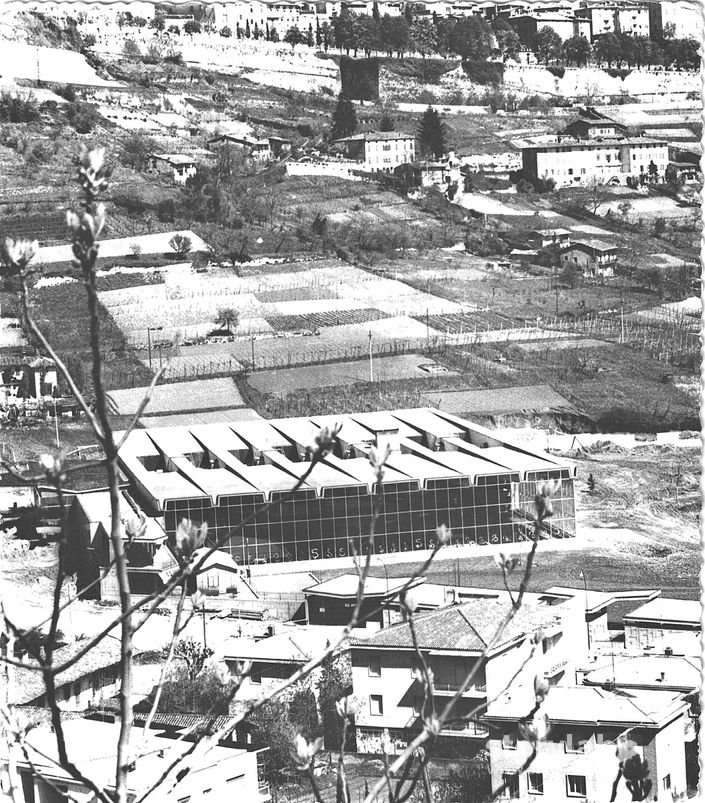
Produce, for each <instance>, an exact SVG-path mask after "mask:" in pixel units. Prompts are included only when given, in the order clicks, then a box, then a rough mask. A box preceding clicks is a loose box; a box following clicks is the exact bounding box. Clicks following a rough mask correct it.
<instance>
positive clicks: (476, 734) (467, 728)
mask: <svg viewBox="0 0 705 803" xmlns="http://www.w3.org/2000/svg"><path fill="white" fill-rule="evenodd" d="M440 735H441V736H453V737H455V738H457V737H461V738H466V739H486V738H487V737H488V736H489V735H490V731H489V728H487V727H485V725H480V724H479V723H477V722H451V723H448V724H447V725H444V726H443V729H442V730H441V733H440Z"/></svg>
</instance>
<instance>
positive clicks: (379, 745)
mask: <svg viewBox="0 0 705 803" xmlns="http://www.w3.org/2000/svg"><path fill="white" fill-rule="evenodd" d="M377 574H379V573H378V572H377ZM273 579H276V580H277V582H276V583H271V582H269V581H271V580H273ZM259 583H261V587H260V590H259V592H257V591H255V588H256V587H257V586H258V584H259ZM210 584H218V585H220V587H221V588H222V587H223V586H225V585H227V587H228V588H229V589H231V593H232V594H233V598H232V599H231V603H230V604H231V605H233V604H234V603H233V600H235V599H237V594H238V593H243V592H246V590H247V589H249V591H250V593H251V594H252V595H253V598H257V599H258V600H259V602H260V604H261V605H262V606H263V607H264V606H267V607H268V610H269V611H270V614H271V611H272V610H276V599H278V598H280V597H281V591H282V589H287V588H288V589H290V590H292V591H295V595H296V596H297V597H298V598H299V599H300V600H301V601H302V604H301V606H300V607H299V609H298V610H297V613H296V615H295V616H294V618H293V620H292V621H289V622H283V621H275V620H272V619H267V620H266V621H262V623H261V625H258V626H257V627H256V628H255V630H252V629H250V631H249V633H250V635H248V636H246V637H245V636H243V635H242V621H243V620H242V618H240V616H241V615H242V614H240V613H238V614H236V615H233V614H232V612H231V615H230V616H226V617H225V618H223V617H224V614H226V613H227V611H224V610H223V609H218V608H213V607H212V606H211V605H210V602H211V601H212V599H209V605H208V607H207V609H206V608H204V624H203V627H204V637H206V636H207V637H208V644H209V646H210V647H211V648H213V649H214V650H215V658H216V659H217V660H218V661H221V662H225V664H227V665H228V666H229V667H232V668H235V667H237V666H238V665H239V664H240V662H243V661H246V662H250V665H251V669H250V672H249V676H248V678H247V679H246V680H245V682H244V683H243V685H242V687H241V689H240V691H239V692H238V696H237V698H236V704H238V705H239V704H242V702H244V701H247V700H251V699H254V698H258V697H260V696H261V695H264V694H267V693H269V692H272V691H273V690H274V689H275V688H276V687H277V686H278V685H279V684H281V683H282V681H285V680H286V679H288V678H289V677H291V676H292V675H293V674H294V673H295V672H296V671H298V670H299V669H301V668H302V667H303V666H304V665H305V664H306V663H308V662H309V661H310V659H311V658H312V657H313V656H315V655H316V654H318V653H319V652H321V651H322V650H323V649H325V648H326V647H327V646H328V645H329V644H331V643H334V642H335V641H336V640H338V639H339V638H340V636H341V634H342V629H343V626H344V625H345V624H346V623H347V622H348V621H349V618H350V615H351V612H352V610H353V609H354V607H355V605H356V602H357V594H358V587H359V578H358V576H357V574H355V573H347V574H345V573H343V574H340V575H338V576H336V577H334V578H332V579H328V580H323V581H320V580H318V579H317V578H316V577H315V575H312V574H309V573H307V572H299V573H298V574H290V575H288V576H283V575H282V576H280V577H279V578H272V577H269V578H267V577H261V578H257V577H256V576H251V575H250V572H249V571H247V570H244V569H242V568H241V567H238V566H237V565H236V564H235V563H234V562H233V561H232V559H230V558H229V556H227V555H226V556H223V555H222V553H219V552H215V553H214V554H213V557H212V560H211V562H210V564H209V565H208V568H207V569H204V571H203V573H202V575H201V576H200V577H199V580H198V585H199V586H201V587H202V588H203V589H206V588H211V587H213V586H212V585H210ZM263 589H269V591H267V590H263ZM273 589H277V591H276V592H273ZM510 604H511V601H510V598H509V595H508V594H507V592H506V591H504V590H501V591H500V590H495V589H488V588H475V587H465V586H456V585H443V584H439V583H432V582H428V581H427V580H426V578H424V577H415V578H410V577H402V578H390V577H389V576H388V575H385V577H383V578H382V577H379V576H376V577H369V578H368V579H367V580H366V582H365V585H364V602H363V606H362V611H361V622H360V625H359V626H358V627H357V628H356V629H354V630H353V632H352V635H351V636H350V637H349V638H348V639H347V640H345V641H342V642H341V644H340V647H339V649H338V653H337V655H338V658H339V659H340V660H341V661H342V662H343V663H344V664H347V666H349V669H350V679H351V681H350V687H349V689H348V692H349V694H348V698H347V700H348V712H349V714H348V715H349V717H350V727H351V729H352V731H353V732H354V735H355V749H356V752H357V753H358V754H362V755H368V756H381V755H383V754H387V755H388V756H391V755H396V754H399V753H401V752H402V751H403V750H404V749H405V748H406V747H407V746H408V745H409V744H410V743H411V742H412V741H413V739H414V738H415V737H416V736H417V735H418V734H419V733H420V731H421V730H422V728H423V727H424V719H425V717H426V716H427V714H428V712H429V711H430V710H431V709H433V710H435V711H441V710H443V709H444V708H445V706H446V705H447V704H448V703H449V702H450V701H454V702H453V704H452V707H451V710H450V714H449V716H448V718H447V719H446V720H445V722H444V723H443V725H442V727H441V729H440V732H439V734H438V736H437V738H436V739H435V740H434V742H433V746H432V752H433V755H434V757H438V758H442V759H453V760H455V761H463V760H469V761H472V760H473V759H477V758H478V757H479V756H481V755H483V756H486V757H487V756H488V757H489V771H490V773H491V780H492V786H493V788H499V787H500V786H504V787H505V788H506V792H505V794H504V795H503V797H504V798H509V799H515V800H524V801H528V800H535V797H534V796H535V795H544V796H546V799H550V800H552V801H564V800H565V801H566V803H571V802H572V801H574V800H575V799H576V798H578V799H581V800H586V801H593V800H594V801H599V800H608V799H610V795H611V792H612V785H613V783H614V782H615V777H616V775H617V759H616V757H615V753H616V746H617V745H618V744H622V743H623V742H624V741H625V740H628V741H629V743H630V744H631V745H632V749H633V750H634V751H635V752H636V753H638V755H639V756H641V758H642V759H644V760H646V761H648V767H649V773H650V774H649V778H650V779H651V781H652V783H653V789H654V792H655V793H656V792H658V794H659V796H661V795H664V796H665V795H666V794H667V795H668V796H669V798H670V797H671V796H673V798H674V799H675V798H676V797H678V796H680V795H684V794H685V793H686V792H687V790H688V788H693V787H694V785H695V784H696V783H697V765H698V752H697V732H698V721H697V713H698V706H697V690H698V688H699V685H700V666H701V664H700V655H701V648H700V637H701V623H700V606H699V603H697V602H695V601H693V602H688V601H683V600H675V599H666V598H664V597H662V596H661V593H660V592H659V591H657V590H643V591H623V592H600V591H592V590H590V591H588V590H587V589H586V588H580V589H577V588H569V587H552V588H549V589H546V591H544V592H531V593H527V594H526V596H525V599H524V603H523V605H522V607H521V609H520V610H519V612H518V613H517V614H516V616H515V617H514V618H513V619H512V621H511V622H510V624H509V625H508V626H506V627H505V628H504V629H503V630H502V631H501V634H500V635H499V637H496V633H497V631H498V629H499V628H500V625H501V623H502V622H503V620H504V618H505V616H506V614H507V612H508V610H509V607H510ZM409 608H412V609H413V610H414V611H415V613H414V615H413V617H414V618H413V627H412V624H411V622H410V621H409V613H408V611H409ZM615 609H620V610H621V611H622V613H619V612H618V613H617V614H614V613H613V612H614V610H615ZM625 610H626V611H627V612H626V613H625V612H623V611H625ZM281 618H283V617H281ZM216 619H217V622H218V628H219V629H218V631H217V632H218V638H217V639H214V638H213V636H212V633H211V634H210V635H208V634H209V632H210V629H211V627H213V628H215V626H216V625H215V623H214V624H211V622H215V620H216ZM228 623H229V624H228ZM223 626H224V627H225V629H223ZM257 628H258V629H257ZM167 630H169V623H168V622H166V624H165V633H164V636H165V637H166V636H167V633H166V631H167ZM228 634H229V635H228ZM83 646H84V640H79V641H78V642H76V643H73V644H69V645H66V646H63V647H60V648H59V649H58V650H57V652H56V655H55V660H57V661H61V662H69V663H70V662H71V659H72V658H73V656H75V655H78V654H80V652H81V650H82V648H83ZM25 660H26V661H27V666H26V668H22V667H11V670H10V686H9V688H10V702H11V703H12V704H13V705H15V706H16V707H17V709H18V710H20V711H24V712H25V713H26V714H27V716H33V717H34V718H35V719H36V718H37V715H39V721H40V722H41V721H42V719H41V718H42V716H43V717H44V721H46V719H47V715H46V708H45V706H46V692H45V687H44V683H43V680H42V677H41V675H40V674H39V673H37V672H36V669H33V665H32V662H31V661H29V659H25ZM119 662H120V650H119V641H118V640H117V639H115V638H113V637H112V636H111V637H108V638H106V639H105V640H104V641H103V642H102V643H101V644H100V645H99V646H98V647H97V648H95V649H93V650H91V651H90V652H89V653H87V654H86V655H84V656H82V657H80V658H79V660H77V661H75V662H74V663H72V664H71V666H70V668H69V669H68V670H66V671H65V672H64V673H61V674H59V675H58V676H57V700H58V704H59V706H60V708H61V710H62V711H63V712H64V715H65V717H66V727H67V733H70V734H71V739H72V740H73V739H75V740H76V741H75V742H72V743H75V744H81V745H82V749H81V762H80V763H79V767H86V766H90V767H91V771H92V773H95V772H99V773H102V772H105V773H106V777H105V782H106V783H109V777H108V775H107V773H108V771H109V769H110V765H109V762H107V761H105V762H104V764H102V763H101V761H100V760H99V759H101V758H102V757H103V756H106V755H110V752H109V751H108V750H107V745H108V744H109V740H110V739H111V738H114V737H115V733H116V727H117V724H116V722H117V720H116V715H115V706H114V700H113V698H114V697H115V695H116V694H117V691H118V685H119V681H118V678H119ZM424 666H425V667H426V668H427V669H428V670H430V673H429V674H430V677H431V678H432V686H431V687H429V686H428V684H427V683H426V682H425V681H424V679H423V675H422V674H421V672H420V670H421V669H422V668H423V667H424ZM316 672H317V673H318V672H319V670H316ZM468 678H470V680H468ZM537 679H538V680H537ZM315 684H316V678H314V679H313V681H312V688H315ZM537 684H538V686H540V687H541V688H542V689H543V691H542V692H541V698H540V706H539V708H538V712H539V713H540V715H541V717H544V715H545V717H546V721H547V723H548V730H547V732H546V733H545V734H542V736H541V740H540V742H539V743H538V747H537V750H536V756H535V758H534V759H533V760H532V761H531V762H530V764H529V765H528V768H527V759H528V758H529V757H530V754H531V751H532V748H533V745H532V743H531V742H530V741H527V739H526V735H525V734H526V731H525V728H524V726H525V724H526V721H527V715H528V714H529V712H532V711H534V709H535V707H536V704H537V698H536V688H537ZM111 712H112V713H111ZM140 716H142V715H139V716H138V722H143V721H144V716H142V718H141V719H140ZM221 719H222V720H223V722H225V721H227V717H221ZM197 722H198V717H197V715H188V714H183V713H180V714H177V713H175V712H174V713H170V712H168V711H167V712H163V713H160V714H158V715H157V716H156V717H155V719H154V722H153V723H152V731H151V732H150V735H149V739H150V741H153V743H154V744H155V745H157V747H158V749H159V750H163V751H166V753H167V755H171V754H172V751H173V749H174V738H178V737H183V736H184V735H185V734H186V733H187V731H189V730H190V731H192V732H193V731H196V732H197V729H196V728H194V725H195V724H196V723H197ZM53 738H54V734H53V733H52V732H51V729H50V727H49V726H48V724H47V725H45V726H42V725H39V726H38V727H36V728H35V729H34V730H33V731H32V735H31V736H30V737H29V739H28V743H29V747H28V750H29V752H28V755H27V756H26V757H24V758H21V759H20V760H19V762H18V772H19V774H20V777H21V778H22V781H23V783H24V784H25V787H24V788H25V790H27V789H32V790H33V793H34V794H35V795H38V798H37V797H35V798H32V797H31V795H30V797H27V798H26V799H27V800H31V799H41V800H51V801H53V800H54V799H55V798H54V797H53V796H52V794H51V784H52V782H60V783H61V784H62V785H64V786H66V785H68V787H69V789H70V790H71V791H73V792H78V793H86V792H87V790H86V789H82V788H81V785H80V784H78V783H77V782H75V781H70V779H69V778H68V777H67V774H66V773H65V772H64V771H63V770H60V769H57V767H56V765H55V764H54V763H53V762H52V756H55V753H56V747H55V741H52V739H53ZM191 738H193V737H191ZM331 747H332V746H331ZM263 749H264V746H262V745H258V744H257V742H256V740H255V741H254V742H253V740H252V734H251V733H249V732H247V731H246V730H242V729H240V730H236V731H235V733H234V735H233V736H232V737H229V738H228V740H227V741H224V742H223V743H221V744H220V746H219V747H218V748H217V750H216V756H217V758H218V761H213V762H208V763H207V765H206V766H205V767H201V768H200V769H199V771H198V773H197V774H196V776H195V778H191V779H190V780H189V784H190V785H191V786H190V788H188V789H186V788H185V786H181V785H177V786H176V788H175V794H174V796H173V798H172V797H168V798H167V799H169V800H171V799H173V800H174V801H176V800H178V801H179V803H180V802H181V801H182V800H184V799H194V800H200V799H202V795H203V794H204V793H205V791H206V790H207V789H216V788H217V789H223V790H226V791H228V792H230V791H236V792H237V793H238V794H243V795H245V797H243V798H242V799H246V800H255V801H259V803H266V801H268V800H269V799H270V798H269V788H268V787H267V786H266V784H265V783H264V781H263V779H262V776H261V754H262V751H263ZM101 751H102V752H101ZM35 752H36V756H37V757H41V758H42V759H43V760H42V761H38V762H35V766H36V767H38V768H39V769H40V770H41V771H42V772H41V773H37V772H36V771H33V770H32V768H31V766H30V764H29V761H30V760H31V758H32V757H33V756H34V754H35ZM258 757H259V758H258ZM84 762H85V763H84ZM162 765H163V763H161V762H157V766H151V763H150V762H149V761H145V762H142V761H139V762H137V769H138V770H139V772H138V775H139V781H140V783H142V784H147V783H148V782H149V781H150V780H153V779H154V778H156V777H157V776H158V767H159V766H162ZM49 769H50V771H49ZM44 770H47V771H48V772H47V774H46V775H45V774H44ZM234 770H237V771H236V772H234ZM92 777H95V775H93V776H92ZM234 778H237V779H238V781H237V786H234V785H233V786H230V785H229V784H231V783H233V784H234V780H233V779H234ZM133 780H135V781H137V775H136V776H134V778H133ZM56 799H57V800H58V799H59V798H56ZM86 799H89V798H88V797H86ZM618 799H621V798H618Z"/></svg>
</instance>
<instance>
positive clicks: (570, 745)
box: [565, 733, 587, 753]
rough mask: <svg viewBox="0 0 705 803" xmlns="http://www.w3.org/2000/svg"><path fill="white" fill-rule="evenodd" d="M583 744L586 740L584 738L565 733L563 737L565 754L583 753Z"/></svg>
mask: <svg viewBox="0 0 705 803" xmlns="http://www.w3.org/2000/svg"><path fill="white" fill-rule="evenodd" d="M585 742H587V739H586V738H585V737H584V736H578V735H577V734H575V733H566V735H565V751H566V753H584V752H585Z"/></svg>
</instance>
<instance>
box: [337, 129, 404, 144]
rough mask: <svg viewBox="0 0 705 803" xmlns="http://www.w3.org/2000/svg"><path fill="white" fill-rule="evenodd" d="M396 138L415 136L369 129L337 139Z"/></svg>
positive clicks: (339, 140) (344, 140)
mask: <svg viewBox="0 0 705 803" xmlns="http://www.w3.org/2000/svg"><path fill="white" fill-rule="evenodd" d="M394 139H415V137H414V135H413V134H404V133H402V132H401V131H368V132H366V133H363V134H353V135H352V136H350V137H344V138H343V139H337V140H336V142H387V141H388V140H394Z"/></svg>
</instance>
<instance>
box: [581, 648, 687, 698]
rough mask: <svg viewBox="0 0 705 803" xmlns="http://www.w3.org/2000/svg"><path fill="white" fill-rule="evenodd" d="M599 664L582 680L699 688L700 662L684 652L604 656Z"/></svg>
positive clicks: (640, 686)
mask: <svg viewBox="0 0 705 803" xmlns="http://www.w3.org/2000/svg"><path fill="white" fill-rule="evenodd" d="M601 660H602V665H601V666H599V667H598V668H597V669H593V670H592V671H591V672H589V673H588V674H587V675H586V676H585V680H584V681H583V682H584V683H585V684H587V685H589V686H602V685H605V684H609V683H614V685H615V686H618V687H620V688H636V689H651V690H655V689H667V690H669V691H680V692H684V693H689V692H692V691H695V690H696V689H699V688H700V682H701V678H700V672H701V665H700V662H699V661H698V660H697V659H696V658H688V657H684V656H678V657H676V656H668V657H667V656H661V655H638V656H624V655H619V656H615V657H608V656H604V657H603V658H602V659H601Z"/></svg>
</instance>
